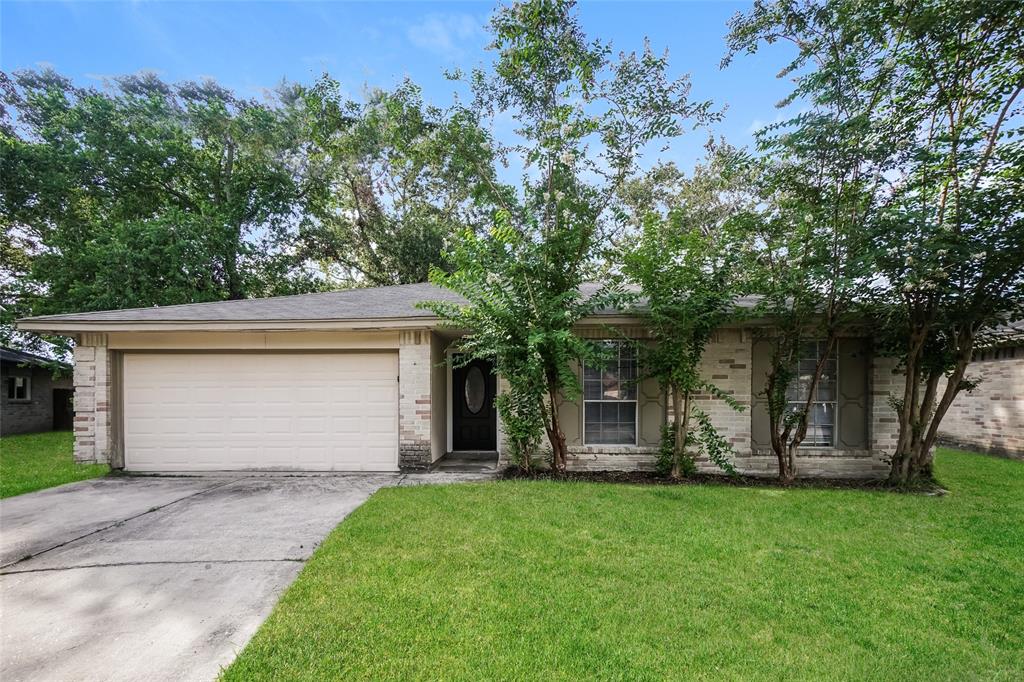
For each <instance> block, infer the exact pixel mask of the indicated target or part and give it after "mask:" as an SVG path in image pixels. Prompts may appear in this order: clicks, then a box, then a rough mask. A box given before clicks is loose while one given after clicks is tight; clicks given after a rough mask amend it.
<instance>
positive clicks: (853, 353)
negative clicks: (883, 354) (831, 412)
mask: <svg viewBox="0 0 1024 682" xmlns="http://www.w3.org/2000/svg"><path fill="white" fill-rule="evenodd" d="M838 346H839V347H838V360H839V396H838V400H839V405H838V413H839V415H838V416H839V433H838V435H837V437H836V447H837V448H843V449H847V450H863V449H867V447H868V407H869V401H868V364H869V360H870V354H871V346H870V344H869V342H868V339H839V344H838Z"/></svg>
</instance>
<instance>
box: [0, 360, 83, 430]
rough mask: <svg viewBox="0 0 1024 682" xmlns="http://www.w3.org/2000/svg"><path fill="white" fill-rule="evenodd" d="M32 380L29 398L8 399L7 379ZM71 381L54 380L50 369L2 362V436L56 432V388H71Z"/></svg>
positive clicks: (0, 405)
mask: <svg viewBox="0 0 1024 682" xmlns="http://www.w3.org/2000/svg"><path fill="white" fill-rule="evenodd" d="M9 376H23V377H30V379H29V381H30V382H31V383H30V386H29V399H28V400H27V401H21V400H17V401H13V400H8V399H7V377H9ZM71 386H72V383H71V379H69V378H57V379H54V378H53V374H52V372H50V370H48V369H46V368H43V367H37V366H35V365H18V364H17V363H14V362H5V363H3V366H2V369H0V435H4V436H7V435H11V434H15V433H38V432H40V431H51V430H53V389H55V388H71Z"/></svg>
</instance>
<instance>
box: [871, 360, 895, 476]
mask: <svg viewBox="0 0 1024 682" xmlns="http://www.w3.org/2000/svg"><path fill="white" fill-rule="evenodd" d="M896 364H897V361H896V359H895V358H887V357H881V356H878V355H876V356H875V357H874V359H873V360H872V363H871V377H870V379H871V424H870V439H871V441H870V442H871V452H872V454H873V455H874V456H875V457H888V456H890V455H892V453H893V452H894V451H895V450H896V441H897V439H898V437H899V428H900V423H899V419H898V418H897V416H896V412H895V411H894V410H893V409H892V405H890V404H889V398H890V396H902V395H903V374H902V373H900V372H898V371H897V370H896Z"/></svg>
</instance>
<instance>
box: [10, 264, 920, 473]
mask: <svg viewBox="0 0 1024 682" xmlns="http://www.w3.org/2000/svg"><path fill="white" fill-rule="evenodd" d="M427 300H449V301H459V300H460V299H459V297H458V296H457V295H455V294H454V293H452V292H450V291H447V290H444V289H440V288H438V287H435V286H433V285H431V284H409V285H402V286H391V287H378V288H367V289H352V290H345V291H337V292H331V293H317V294H306V295H298V296H285V297H279V298H267V299H251V300H241V301H222V302H214V303H199V304H190V305H177V306H165V307H152V308H144V309H135V310H113V311H105V312H92V313H81V314H66V315H51V316H44V317H34V318H29V319H24V320H21V321H20V322H19V327H20V328H21V329H24V330H31V331H40V332H48V333H57V334H66V335H69V336H73V337H74V339H75V341H76V348H75V387H76V390H77V397H76V415H75V430H76V436H77V438H76V444H75V454H76V457H77V458H78V459H79V460H82V461H103V462H110V464H111V465H112V466H114V467H117V468H124V469H125V470H130V471H199V470H247V469H270V470H274V469H277V470H309V471H327V470H329V471H395V470H422V469H426V468H429V467H431V465H432V464H433V463H434V462H436V461H437V460H439V459H440V458H442V457H444V456H445V455H446V454H447V453H452V452H460V451H473V452H476V453H479V452H492V453H496V454H497V456H499V457H501V458H504V457H505V456H506V452H505V447H504V443H503V437H502V427H501V422H500V420H499V419H498V418H497V415H496V414H495V409H494V397H495V395H497V393H498V392H499V391H500V390H501V379H500V377H496V376H495V374H494V372H493V370H492V367H491V366H490V364H489V363H487V362H484V361H476V362H474V363H472V364H470V365H469V366H466V367H460V368H456V369H452V366H451V364H450V363H448V362H446V361H447V360H449V359H450V356H451V355H452V354H453V353H456V352H458V348H457V342H458V340H459V337H460V336H461V333H460V332H459V331H458V330H454V329H450V328H447V327H445V326H444V325H443V324H441V322H440V321H439V320H438V319H437V318H436V317H435V316H433V315H432V314H431V313H430V312H428V311H426V310H423V309H421V308H419V307H417V304H418V303H420V302H422V301H427ZM740 304H741V305H742V304H743V302H742V301H741V302H740ZM747 304H748V305H749V302H747ZM762 328H763V324H762ZM578 331H579V333H580V334H582V335H585V336H587V337H589V338H594V339H608V340H609V343H615V342H614V341H612V339H615V338H621V336H620V335H625V337H627V338H635V339H640V340H643V339H645V338H647V336H648V333H647V329H646V328H645V326H644V321H643V319H642V317H639V316H638V315H637V313H636V312H629V311H615V310H609V311H603V312H602V313H601V314H599V315H595V316H594V317H593V318H591V319H587V320H584V321H583V323H582V324H581V325H580V326H579V329H578ZM761 334H763V332H761V331H760V329H759V327H758V326H757V322H756V321H752V322H750V323H746V324H737V325H731V326H726V327H723V328H722V329H720V330H719V331H718V332H717V334H716V335H715V338H714V340H713V342H712V343H711V344H710V346H709V347H708V349H707V352H706V354H705V357H704V362H703V365H704V372H705V373H706V375H707V377H708V378H709V379H711V380H713V381H714V382H715V383H716V384H717V385H718V386H719V387H721V388H722V389H724V390H726V391H728V392H730V393H731V394H732V395H733V396H734V397H735V399H736V400H737V401H738V402H739V403H741V404H742V405H745V406H748V408H749V409H747V410H746V411H744V412H742V413H739V412H735V411H733V410H732V409H730V408H729V407H727V406H726V405H725V404H723V403H722V402H721V401H718V400H708V401H707V404H706V410H707V412H708V413H709V414H710V415H711V418H712V420H713V421H714V423H715V424H716V425H717V427H718V429H719V430H720V432H721V433H723V434H724V435H725V436H726V437H727V438H728V440H729V442H730V443H731V444H732V446H733V448H734V449H735V452H736V465H737V467H738V469H739V470H740V471H743V472H746V473H750V474H762V475H773V474H774V472H775V470H776V463H775V461H776V460H775V458H774V456H773V455H772V453H771V449H770V444H769V440H768V433H767V412H766V409H765V404H764V401H763V399H761V398H759V397H758V393H759V391H760V390H761V386H763V383H764V374H765V370H766V367H767V363H768V359H769V355H768V344H767V342H765V341H764V340H761V339H759V335H761ZM812 346H813V344H812ZM618 349H619V352H618V354H617V359H616V361H615V362H613V363H611V365H610V366H608V367H595V368H592V367H584V368H580V373H581V378H582V380H583V386H584V395H583V397H582V399H581V400H580V401H578V402H569V401H564V402H563V403H562V405H561V407H560V416H561V421H562V424H563V426H564V429H565V432H566V435H567V438H568V441H569V444H570V448H571V455H572V457H571V461H570V466H571V467H573V468H576V469H646V468H651V467H653V465H654V461H655V455H656V450H657V446H658V441H659V438H660V434H661V431H662V425H663V424H664V423H665V421H666V416H667V401H666V399H665V396H664V395H663V392H662V391H661V390H660V388H659V386H658V383H657V382H656V381H655V380H652V379H646V380H642V381H639V382H638V381H635V380H634V379H635V378H636V377H638V376H640V374H639V372H640V370H639V368H638V367H637V358H636V355H635V349H633V348H632V346H631V345H629V344H620V345H619V346H618ZM815 352H816V351H815V348H813V347H811V348H809V349H808V358H807V360H806V362H807V363H813V361H814V357H813V355H814V353H815ZM893 370H894V363H893V362H892V361H891V360H888V359H885V358H878V357H875V356H874V355H873V353H872V343H871V340H870V339H868V338H863V337H849V338H843V339H842V340H841V341H840V342H839V344H838V350H837V352H836V354H835V357H834V358H833V360H832V362H830V363H829V365H828V371H827V375H826V378H825V379H824V381H823V383H822V386H821V389H820V393H819V396H818V398H819V400H818V401H817V403H816V404H815V406H814V414H813V418H812V426H811V429H810V433H809V434H808V439H807V441H806V443H805V447H803V448H802V450H801V457H800V464H799V474H800V475H819V476H848V477H867V476H880V475H883V474H884V473H886V471H887V464H886V462H885V458H886V454H887V452H891V450H892V446H893V445H894V443H895V438H896V419H895V416H894V415H893V414H892V412H891V409H890V407H889V406H888V403H887V398H888V396H889V394H890V392H891V391H893V390H894V389H898V388H899V386H898V384H899V380H900V378H899V377H898V376H896V375H894V371H893ZM799 390H800V387H796V388H795V389H794V391H795V393H794V396H793V397H794V400H796V399H798V398H799V395H798V393H799ZM699 464H700V466H702V467H704V468H708V469H709V470H713V469H714V466H713V465H712V464H710V463H709V462H701V463H699Z"/></svg>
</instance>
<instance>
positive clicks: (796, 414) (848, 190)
mask: <svg viewBox="0 0 1024 682" xmlns="http://www.w3.org/2000/svg"><path fill="white" fill-rule="evenodd" d="M835 5H836V3H826V5H821V3H814V2H809V1H808V2H803V1H795V2H794V1H791V0H780V1H779V2H774V3H757V4H756V5H755V6H754V7H753V8H752V9H751V10H750V11H749V12H747V13H746V14H737V16H736V17H734V18H733V19H732V20H731V21H730V25H729V28H730V31H729V35H728V37H727V41H728V46H729V51H728V54H727V56H726V58H725V59H724V60H723V64H724V65H727V64H728V63H730V61H731V60H732V59H733V58H734V57H735V56H736V55H737V54H740V53H754V52H756V51H757V50H758V49H760V48H761V46H762V45H763V44H765V43H768V44H771V43H774V42H777V41H784V42H789V43H792V44H793V45H795V46H796V50H797V52H796V55H795V57H794V58H793V59H792V61H791V62H790V63H789V64H787V65H786V67H784V69H783V70H782V72H781V73H780V76H782V75H790V76H792V78H793V81H794V83H795V87H794V90H793V92H792V93H791V94H790V96H789V97H787V98H786V99H784V100H783V101H782V102H781V103H780V106H783V107H784V106H786V105H788V104H790V103H792V102H793V101H794V100H801V101H802V103H803V105H804V107H805V109H804V111H802V112H800V113H797V114H794V115H792V116H790V117H789V118H787V119H785V120H783V121H781V122H778V123H775V124H772V125H769V126H766V127H765V128H763V129H762V130H760V131H758V133H757V135H756V137H757V145H758V148H759V150H760V151H761V152H762V157H761V158H762V163H763V165H764V168H763V170H762V172H761V173H760V174H759V190H758V191H759V194H760V196H761V202H760V205H759V207H758V209H757V210H756V211H753V212H751V214H750V220H749V225H750V226H751V229H752V232H753V239H752V240H751V242H750V245H751V250H750V253H749V254H748V267H747V268H746V272H747V273H748V275H749V277H750V281H751V286H752V288H753V290H754V291H756V292H758V293H760V294H762V296H763V297H762V300H761V302H760V304H759V309H760V312H761V313H762V314H764V315H765V316H766V317H769V318H771V319H772V320H773V325H772V328H771V329H770V330H768V332H767V333H766V334H765V338H766V339H767V340H768V341H769V342H770V344H771V360H770V364H769V370H768V373H767V376H766V384H765V389H764V396H765V398H766V402H767V407H768V413H769V431H770V438H771V446H772V451H773V453H774V454H775V456H776V458H777V460H778V470H779V478H780V480H782V481H784V482H785V481H791V480H792V479H793V478H794V477H795V476H796V475H797V471H796V467H797V452H798V450H799V448H800V446H801V445H802V444H803V442H804V440H805V439H806V436H807V431H808V420H809V415H810V411H811V408H812V405H813V403H814V401H815V398H816V394H817V391H818V386H819V384H820V382H821V378H822V373H823V371H824V369H825V367H826V365H827V363H828V359H829V357H830V356H831V355H832V353H833V352H834V351H835V348H836V345H837V339H838V338H839V337H840V336H842V335H843V334H844V333H846V332H848V331H850V329H851V325H852V324H853V323H854V322H855V320H856V317H857V314H858V313H859V312H862V311H861V310H860V306H861V300H860V298H861V294H862V292H863V291H864V288H865V286H866V285H867V283H868V282H869V281H870V279H871V272H870V267H869V265H870V257H869V256H870V254H869V253H868V248H867V247H868V245H869V241H868V239H867V238H866V234H867V231H868V228H869V226H870V225H871V224H872V221H873V220H874V219H875V218H876V217H877V215H878V211H879V208H880V203H881V202H880V200H879V197H880V188H882V187H883V186H884V183H885V179H886V172H887V171H888V170H889V169H890V168H891V157H892V154H893V150H894V149H896V148H897V145H896V142H897V140H895V139H894V138H893V137H892V136H889V137H886V136H881V135H878V134H877V133H876V131H875V130H874V129H873V127H872V126H871V119H870V116H871V115H872V113H873V112H874V111H875V109H876V108H877V106H878V103H879V101H880V94H879V92H878V91H876V90H873V89H872V88H870V87H867V86H866V85H865V81H866V79H867V78H869V77H870V76H872V75H874V72H870V73H869V72H867V71H862V70H859V69H856V68H851V67H850V62H851V60H855V59H857V58H858V57H860V56H861V55H862V52H863V50H862V46H861V43H860V42H859V41H858V40H857V39H856V36H857V34H858V31H860V30H861V29H860V27H859V26H857V25H855V24H854V23H853V22H850V21H848V19H847V17H846V15H845V14H844V13H843V11H842V10H841V8H839V7H837V6H835ZM877 70H878V71H879V72H886V73H887V72H888V70H891V67H890V66H889V65H879V66H878V67H877ZM812 341H815V342H819V341H820V342H821V343H820V344H817V348H818V349H819V355H818V358H817V362H816V364H815V367H814V368H813V370H810V371H809V372H806V371H805V372H801V371H799V360H800V356H801V355H802V354H803V349H804V348H805V347H806V346H807V344H808V343H809V342H812ZM794 396H796V399H795V400H794Z"/></svg>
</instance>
